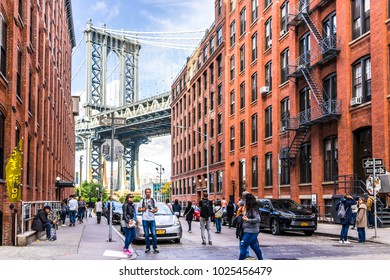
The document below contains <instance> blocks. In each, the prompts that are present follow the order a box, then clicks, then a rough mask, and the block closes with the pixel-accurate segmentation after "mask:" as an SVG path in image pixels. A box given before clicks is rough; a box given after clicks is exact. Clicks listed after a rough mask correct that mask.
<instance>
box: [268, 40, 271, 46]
mask: <svg viewBox="0 0 390 280" xmlns="http://www.w3.org/2000/svg"><path fill="white" fill-rule="evenodd" d="M271 46H272V40H268V47H269V48H270V47H271Z"/></svg>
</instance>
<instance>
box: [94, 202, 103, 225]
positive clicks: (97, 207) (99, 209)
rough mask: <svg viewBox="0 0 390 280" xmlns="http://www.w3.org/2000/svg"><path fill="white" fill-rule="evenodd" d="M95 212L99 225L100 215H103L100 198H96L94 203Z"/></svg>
mask: <svg viewBox="0 0 390 280" xmlns="http://www.w3.org/2000/svg"><path fill="white" fill-rule="evenodd" d="M95 212H96V220H97V223H98V224H100V221H101V220H102V213H103V203H102V200H101V199H100V198H98V199H97V201H96V204H95Z"/></svg>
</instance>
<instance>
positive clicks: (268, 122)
mask: <svg viewBox="0 0 390 280" xmlns="http://www.w3.org/2000/svg"><path fill="white" fill-rule="evenodd" d="M271 136H272V106H268V107H267V108H266V109H265V138H268V137H271Z"/></svg>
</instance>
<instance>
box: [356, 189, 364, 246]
mask: <svg viewBox="0 0 390 280" xmlns="http://www.w3.org/2000/svg"><path fill="white" fill-rule="evenodd" d="M358 209H359V210H358V212H357V217H356V227H357V232H358V236H359V242H360V243H364V242H366V227H367V205H366V199H365V198H364V197H360V198H359V208H358Z"/></svg>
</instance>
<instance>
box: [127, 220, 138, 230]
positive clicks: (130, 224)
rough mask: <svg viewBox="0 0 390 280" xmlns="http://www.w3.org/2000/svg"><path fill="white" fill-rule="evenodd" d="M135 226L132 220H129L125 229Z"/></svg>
mask: <svg viewBox="0 0 390 280" xmlns="http://www.w3.org/2000/svg"><path fill="white" fill-rule="evenodd" d="M135 226H136V223H135V221H134V220H133V219H130V220H129V222H128V223H127V225H126V227H127V228H135Z"/></svg>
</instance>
